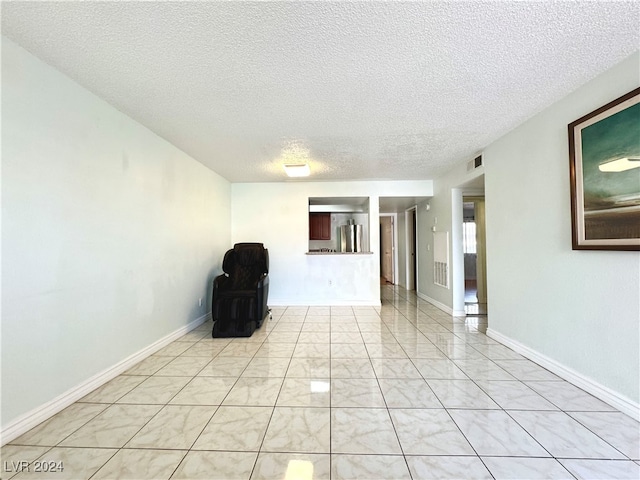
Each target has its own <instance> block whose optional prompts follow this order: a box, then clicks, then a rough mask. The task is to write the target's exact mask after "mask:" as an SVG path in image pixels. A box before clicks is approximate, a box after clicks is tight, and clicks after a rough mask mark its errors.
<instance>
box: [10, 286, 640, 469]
mask: <svg viewBox="0 0 640 480" xmlns="http://www.w3.org/2000/svg"><path fill="white" fill-rule="evenodd" d="M381 289H382V295H383V305H382V307H381V308H378V309H374V308H372V307H309V308H307V307H288V308H274V309H273V319H272V320H271V321H268V322H266V323H265V325H263V327H262V328H261V329H260V330H258V331H257V332H256V333H255V334H254V335H253V336H252V337H251V338H248V339H212V338H211V335H210V332H211V323H210V322H208V323H207V324H205V325H202V326H201V327H199V328H197V329H196V330H194V331H192V332H190V333H188V334H186V335H185V336H184V337H182V338H180V339H179V340H178V341H176V342H174V343H172V344H170V345H168V346H167V347H165V348H163V349H162V350H160V351H159V352H157V353H156V354H155V355H153V356H151V357H149V358H147V359H145V360H144V361H142V362H140V363H139V364H137V365H136V366H134V367H133V368H131V369H130V370H129V371H127V372H126V373H125V374H123V375H121V376H119V377H117V378H115V379H114V380H112V381H111V382H109V383H107V384H105V385H104V386H102V387H101V388H99V389H97V390H95V391H94V392H92V393H91V394H89V395H87V396H86V397H85V398H83V399H82V400H81V401H79V402H77V403H75V404H73V405H71V406H70V407H68V408H67V409H66V410H64V411H62V412H61V413H59V414H57V415H56V416H54V417H52V418H51V419H49V420H48V421H46V422H44V423H43V424H41V425H39V426H38V427H36V428H34V429H33V430H31V431H29V432H27V433H26V434H24V435H23V436H21V437H20V438H17V439H16V440H14V441H13V442H11V443H10V444H9V445H6V446H4V447H3V448H2V464H3V465H2V467H3V468H2V470H3V471H2V478H3V479H7V480H8V479H9V478H13V479H16V480H19V479H24V478H50V479H63V478H74V479H81V478H91V479H145V478H151V479H168V478H172V479H199V478H202V479H249V478H251V479H288V480H289V479H294V478H295V479H301V480H302V479H312V478H313V479H325V478H326V479H328V478H332V479H356V478H357V479H371V480H374V479H426V478H429V479H452V478H463V479H485V478H487V479H491V478H495V479H559V478H563V479H564V478H568V479H572V478H580V479H583V478H584V479H623V478H630V479H631V478H632V479H638V478H640V427H639V424H638V423H637V422H635V421H634V420H632V419H631V418H630V417H628V416H626V415H624V414H622V413H620V412H617V411H615V410H614V409H613V408H611V407H609V406H608V405H607V404H605V403H602V402H601V401H599V400H598V399H596V398H594V397H592V396H590V395H588V394H587V393H585V392H583V391H582V390H580V389H578V388H576V387H575V386H573V385H571V384H569V383H567V382H565V381H563V380H561V379H560V378H558V377H556V376H555V375H553V374H552V373H550V372H548V371H547V370H545V369H543V368H541V367H539V366H538V365H536V364H534V363H532V362H530V361H528V360H526V359H524V358H523V357H521V356H520V355H518V354H516V353H515V352H513V351H512V350H510V349H508V348H506V347H504V346H502V345H500V344H498V343H496V342H494V341H493V340H491V339H490V338H488V337H487V336H486V335H484V333H482V332H483V330H484V329H486V321H487V320H486V317H478V318H475V319H474V318H468V317H467V318H466V319H465V318H452V317H451V316H449V315H446V314H445V313H443V312H442V311H440V310H438V309H436V308H434V307H433V306H431V305H430V304H428V303H426V302H423V301H422V300H419V299H418V298H417V297H415V295H413V294H411V293H409V292H407V291H405V290H402V289H400V288H398V287H394V286H382V287H381ZM35 460H39V461H41V462H44V463H41V465H45V466H49V467H50V468H51V469H52V470H53V471H51V472H49V473H39V474H38V473H35V472H34V471H30V472H26V471H24V472H21V473H16V470H17V469H19V467H18V465H19V463H18V462H19V461H27V462H33V461H35ZM46 462H51V463H46ZM60 462H62V465H63V468H64V470H63V471H62V472H59V471H57V470H58V467H59V465H60ZM30 465H31V467H30V468H33V465H35V464H33V463H32V464H30Z"/></svg>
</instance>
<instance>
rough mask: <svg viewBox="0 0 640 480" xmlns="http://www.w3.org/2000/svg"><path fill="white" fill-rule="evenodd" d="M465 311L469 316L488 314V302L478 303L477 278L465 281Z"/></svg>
mask: <svg viewBox="0 0 640 480" xmlns="http://www.w3.org/2000/svg"><path fill="white" fill-rule="evenodd" d="M464 313H465V314H466V315H467V316H469V315H471V316H476V315H487V304H486V303H478V288H477V286H476V281H475V280H465V281H464Z"/></svg>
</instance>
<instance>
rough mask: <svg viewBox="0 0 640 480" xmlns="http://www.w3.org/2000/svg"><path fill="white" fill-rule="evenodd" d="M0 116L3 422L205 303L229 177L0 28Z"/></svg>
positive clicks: (224, 220) (218, 253) (224, 235)
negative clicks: (4, 35)
mask: <svg viewBox="0 0 640 480" xmlns="http://www.w3.org/2000/svg"><path fill="white" fill-rule="evenodd" d="M2 123H3V125H2V127H3V128H2V422H3V427H4V426H6V425H7V424H9V423H11V422H12V421H14V420H15V419H16V418H17V417H19V416H21V415H23V414H25V412H28V411H30V410H32V409H35V408H37V407H39V406H41V405H43V404H45V403H46V402H49V401H51V400H52V399H54V398H55V397H57V396H58V395H61V394H62V393H64V392H66V391H68V390H69V389H71V388H73V387H75V386H77V385H78V384H80V383H82V382H83V381H86V380H87V379H88V378H90V377H92V376H93V375H95V374H97V373H98V372H101V371H103V370H105V369H107V368H109V367H111V366H112V365H114V364H117V363H118V362H120V361H122V360H123V359H124V358H126V357H128V356H130V355H132V354H133V353H135V352H137V351H139V350H141V349H142V348H144V347H147V346H148V345H150V344H152V343H153V342H155V341H157V340H158V339H160V338H162V337H164V336H166V335H167V334H169V333H171V332H173V331H175V330H177V329H179V328H180V327H182V326H184V325H186V324H188V323H189V322H190V321H193V320H194V319H197V318H199V317H202V316H203V315H205V314H206V313H207V312H208V311H209V307H208V304H209V301H207V300H208V297H209V295H210V292H209V280H210V279H211V277H212V276H213V275H215V274H216V273H218V272H219V271H220V265H221V261H222V255H223V254H224V252H225V251H226V249H227V248H228V247H229V245H230V238H231V236H230V225H231V218H230V209H231V206H230V196H231V188H230V184H229V183H228V182H227V181H226V180H224V179H222V178H221V177H220V176H218V175H217V174H215V173H213V172H212V171H211V170H209V169H207V168H205V167H204V166H202V165H201V164H200V163H197V162H196V161H195V160H193V159H191V158H190V157H188V156H187V155H186V154H184V153H183V152H181V151H179V150H177V149H176V148H175V147H173V146H172V145H170V144H169V143H167V142H166V141H164V140H162V139H161V138H159V137H158V136H156V135H155V134H153V133H151V132H150V131H149V130H147V129H145V128H144V127H142V126H141V125H139V124H138V123H136V122H134V121H133V120H131V119H130V118H129V117H127V116H125V115H123V114H122V113H120V112H119V111H117V110H116V109H114V108H112V107H111V106H109V105H108V104H106V103H105V102H104V101H102V100H100V99H99V98H98V97H96V96H95V95H93V94H91V93H90V92H88V91H87V90H85V89H84V88H82V87H80V86H79V85H77V84H76V83H74V82H73V81H71V80H70V79H68V78H67V77H65V76H63V75H62V74H61V73H60V72H58V71H56V70H55V69H53V68H51V67H49V66H48V65H46V64H44V63H42V62H41V61H39V60H38V59H36V58H35V57H33V56H32V55H30V54H29V53H27V52H26V51H24V50H23V49H22V48H20V47H19V46H17V45H15V44H13V43H12V42H10V41H9V40H7V39H4V38H3V39H2ZM200 297H203V298H204V299H205V303H204V305H203V306H202V307H199V306H198V299H199V298H200Z"/></svg>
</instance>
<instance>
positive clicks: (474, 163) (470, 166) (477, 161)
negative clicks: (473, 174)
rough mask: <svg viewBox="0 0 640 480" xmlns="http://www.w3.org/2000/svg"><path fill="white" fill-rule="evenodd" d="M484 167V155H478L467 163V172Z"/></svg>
mask: <svg viewBox="0 0 640 480" xmlns="http://www.w3.org/2000/svg"><path fill="white" fill-rule="evenodd" d="M482 165H483V163H482V155H478V156H477V157H476V158H474V159H473V160H471V161H469V163H467V172H470V171H471V170H475V169H476V168H480V167H481V166H482Z"/></svg>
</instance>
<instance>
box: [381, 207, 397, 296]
mask: <svg viewBox="0 0 640 480" xmlns="http://www.w3.org/2000/svg"><path fill="white" fill-rule="evenodd" d="M382 217H391V263H392V264H391V283H392V284H393V285H397V284H398V280H399V279H398V267H399V266H398V214H397V213H381V214H379V215H378V224H379V223H380V218H382ZM380 244H381V245H382V239H380ZM380 249H381V250H382V247H380ZM381 267H382V265H381ZM380 270H382V268H380Z"/></svg>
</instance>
